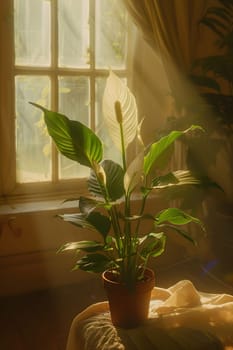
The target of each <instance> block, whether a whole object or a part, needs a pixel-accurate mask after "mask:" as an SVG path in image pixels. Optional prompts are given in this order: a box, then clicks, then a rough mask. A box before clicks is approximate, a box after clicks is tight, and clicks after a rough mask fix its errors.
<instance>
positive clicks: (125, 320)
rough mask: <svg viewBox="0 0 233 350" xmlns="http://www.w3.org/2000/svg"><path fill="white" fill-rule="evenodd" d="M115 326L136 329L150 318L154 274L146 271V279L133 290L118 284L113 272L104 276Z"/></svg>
mask: <svg viewBox="0 0 233 350" xmlns="http://www.w3.org/2000/svg"><path fill="white" fill-rule="evenodd" d="M102 278H103V283H104V288H105V290H106V294H107V297H108V301H109V309H110V314H111V319H112V323H113V325H114V326H118V327H122V328H134V327H137V326H138V325H140V324H141V323H143V322H144V321H145V320H146V319H147V318H148V313H149V306H150V298H151V291H152V289H153V288H154V285H155V277H154V272H153V271H152V270H151V269H146V271H145V278H144V280H142V281H139V282H138V283H137V284H136V286H135V288H133V289H132V290H131V289H129V288H127V286H126V285H125V284H121V283H119V282H117V281H116V280H115V278H114V274H113V273H112V272H111V271H105V272H104V273H103V275H102Z"/></svg>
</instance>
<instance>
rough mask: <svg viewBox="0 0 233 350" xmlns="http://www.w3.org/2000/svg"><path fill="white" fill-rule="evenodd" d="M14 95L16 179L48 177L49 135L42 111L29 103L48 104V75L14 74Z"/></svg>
mask: <svg viewBox="0 0 233 350" xmlns="http://www.w3.org/2000/svg"><path fill="white" fill-rule="evenodd" d="M15 98H16V103H15V106H16V167H17V182H20V183H24V182H35V181H46V180H50V179H51V170H50V168H51V165H50V163H51V162H50V155H51V147H50V144H51V142H50V138H49V136H48V133H47V130H46V128H45V124H44V119H43V113H42V111H40V110H38V109H37V108H35V107H33V106H31V105H30V104H29V101H32V102H35V103H38V104H41V105H43V106H46V107H48V106H49V101H50V79H49V78H48V77H45V76H17V77H16V78H15Z"/></svg>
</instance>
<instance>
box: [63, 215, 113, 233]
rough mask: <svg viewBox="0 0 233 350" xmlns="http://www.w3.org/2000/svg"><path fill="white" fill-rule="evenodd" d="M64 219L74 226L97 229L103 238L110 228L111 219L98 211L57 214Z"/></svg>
mask: <svg viewBox="0 0 233 350" xmlns="http://www.w3.org/2000/svg"><path fill="white" fill-rule="evenodd" d="M58 216H59V217H60V218H61V219H63V220H64V221H67V222H69V223H71V224H73V225H75V226H78V227H81V228H85V229H89V230H97V231H98V232H99V233H101V235H102V236H103V237H104V238H105V237H106V236H107V234H108V232H109V230H110V227H111V221H110V220H109V218H108V217H107V216H105V215H102V214H101V213H99V212H91V213H90V214H89V215H86V214H83V213H77V214H63V215H58Z"/></svg>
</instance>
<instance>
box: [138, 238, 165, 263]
mask: <svg viewBox="0 0 233 350" xmlns="http://www.w3.org/2000/svg"><path fill="white" fill-rule="evenodd" d="M165 244H166V235H165V234H164V233H163V232H160V233H154V232H151V233H149V234H148V235H147V236H146V239H145V240H143V248H142V250H141V252H140V256H141V258H142V259H143V260H147V259H148V258H149V257H154V258H155V257H157V256H160V255H161V254H162V253H163V252H164V250H165Z"/></svg>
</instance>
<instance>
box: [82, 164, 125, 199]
mask: <svg viewBox="0 0 233 350" xmlns="http://www.w3.org/2000/svg"><path fill="white" fill-rule="evenodd" d="M101 166H102V167H103V169H104V171H105V175H106V188H107V194H106V193H105V195H108V197H109V200H111V201H115V200H117V199H119V198H121V197H122V196H123V194H124V182H123V181H124V171H123V169H122V167H121V166H120V165H119V164H117V163H115V162H113V161H112V160H104V161H103V162H102V163H101ZM88 189H89V191H90V192H91V193H92V194H94V195H95V196H97V197H101V198H102V197H103V191H105V189H104V188H103V186H101V185H100V184H99V183H98V181H97V179H96V176H95V174H94V172H93V171H91V174H90V178H89V180H88Z"/></svg>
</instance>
